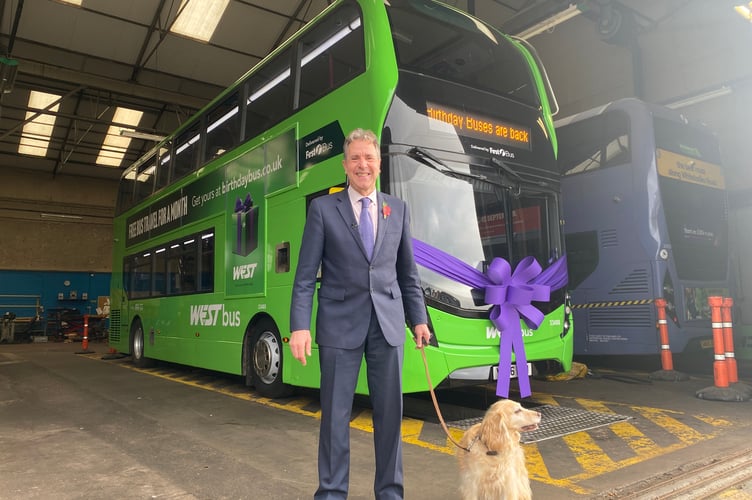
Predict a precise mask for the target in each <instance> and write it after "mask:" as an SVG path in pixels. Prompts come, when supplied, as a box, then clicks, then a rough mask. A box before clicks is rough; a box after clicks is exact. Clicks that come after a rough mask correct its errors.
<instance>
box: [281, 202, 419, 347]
mask: <svg viewBox="0 0 752 500" xmlns="http://www.w3.org/2000/svg"><path fill="white" fill-rule="evenodd" d="M377 199H378V214H379V220H378V226H377V233H376V241H375V244H374V249H373V256H372V258H371V261H370V262H369V261H368V258H367V257H366V253H365V249H364V248H363V243H362V241H361V239H360V234H359V233H358V225H357V222H356V220H355V214H354V213H353V210H352V206H351V205H350V199H349V198H348V196H347V191H340V192H338V193H334V194H330V195H327V196H322V197H320V198H317V199H315V200H313V201H312V202H311V205H310V207H309V210H308V218H307V219H306V224H305V229H304V231H303V242H302V244H301V247H300V255H299V258H298V266H297V270H296V273H295V283H294V286H293V291H292V305H291V308H290V329H291V330H308V329H310V324H311V312H312V308H313V295H314V291H315V289H316V275H317V272H318V268H319V263H320V264H321V287H320V289H319V292H318V310H317V316H316V330H315V340H316V343H317V344H319V345H323V346H329V347H339V348H343V349H352V348H355V347H357V346H359V345H360V344H361V343H362V342H363V341H364V340H365V338H366V333H367V331H368V323H369V319H370V315H371V308H374V309H375V311H376V316H377V317H378V320H379V325H380V326H381V330H382V332H383V334H384V337H385V338H386V340H387V342H388V343H389V344H391V345H394V346H396V345H401V344H403V343H404V341H405V319H406V317H407V319H408V320H409V321H410V323H411V324H420V323H426V322H427V320H426V309H425V304H424V301H423V292H422V290H421V288H420V279H419V277H418V271H417V268H416V265H415V260H414V257H413V248H412V239H411V236H410V215H409V212H408V210H407V206H406V205H405V203H404V202H403V201H402V200H400V199H399V198H395V197H394V196H389V195H386V194H384V193H380V192H379V193H377ZM384 203H386V204H387V205H388V206H389V207H390V210H391V213H390V214H389V215H388V216H387V217H384V215H383V207H384ZM406 315H407V316H406Z"/></svg>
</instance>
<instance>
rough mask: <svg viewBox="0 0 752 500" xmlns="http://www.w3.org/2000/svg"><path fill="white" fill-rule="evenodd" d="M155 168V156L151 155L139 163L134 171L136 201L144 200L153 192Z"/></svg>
mask: <svg viewBox="0 0 752 500" xmlns="http://www.w3.org/2000/svg"><path fill="white" fill-rule="evenodd" d="M156 170H157V157H156V155H155V156H153V157H151V158H150V159H149V160H147V161H145V162H144V163H142V164H141V165H139V167H138V170H137V171H136V172H135V177H136V203H138V202H139V201H141V200H145V199H146V198H148V197H149V196H151V194H152V193H153V192H154V174H155V172H156Z"/></svg>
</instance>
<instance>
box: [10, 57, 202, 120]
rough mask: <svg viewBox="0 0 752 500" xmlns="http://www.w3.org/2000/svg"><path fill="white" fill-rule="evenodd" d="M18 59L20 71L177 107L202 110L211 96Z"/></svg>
mask: <svg viewBox="0 0 752 500" xmlns="http://www.w3.org/2000/svg"><path fill="white" fill-rule="evenodd" d="M16 59H17V60H18V63H19V64H18V72H19V73H24V74H27V75H33V76H38V77H41V78H50V79H54V80H59V81H63V82H68V83H74V84H78V85H82V86H86V87H90V88H97V89H101V90H107V91H109V92H114V93H117V94H123V95H127V96H132V97H138V98H141V99H148V100H151V101H156V102H166V103H169V104H174V105H177V106H187V107H189V108H193V109H201V108H203V107H204V106H205V105H206V104H207V103H208V102H209V100H208V99H200V98H198V97H194V96H190V95H186V94H181V93H179V92H171V91H169V90H162V89H158V88H154V87H147V86H144V85H139V84H137V83H132V82H124V81H122V80H116V79H114V78H107V77H104V76H98V75H93V74H91V73H82V72H80V71H74V70H70V69H66V68H61V67H59V66H52V65H49V64H43V63H39V62H36V61H29V60H25V59H19V58H16Z"/></svg>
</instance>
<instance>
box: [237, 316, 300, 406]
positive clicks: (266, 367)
mask: <svg viewBox="0 0 752 500" xmlns="http://www.w3.org/2000/svg"><path fill="white" fill-rule="evenodd" d="M248 359H249V361H250V366H249V372H250V375H251V384H252V385H253V386H254V387H255V388H256V391H258V393H259V394H260V395H262V396H264V397H267V398H282V397H285V396H289V395H290V394H292V386H290V385H288V384H285V383H283V382H282V341H281V339H280V336H279V331H278V330H277V327H276V326H275V325H274V322H272V321H270V320H262V321H260V322H259V323H258V324H257V325H256V326H255V327H254V329H253V333H252V334H251V342H250V356H249V358H248Z"/></svg>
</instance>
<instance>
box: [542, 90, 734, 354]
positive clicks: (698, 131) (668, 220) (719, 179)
mask: <svg viewBox="0 0 752 500" xmlns="http://www.w3.org/2000/svg"><path fill="white" fill-rule="evenodd" d="M556 133H557V137H558V139H559V167H560V170H561V173H562V174H563V175H562V182H561V187H562V207H563V208H562V211H563V214H564V219H565V221H564V222H565V223H564V234H565V238H566V248H567V260H568V267H569V289H570V293H571V300H572V308H573V319H574V327H575V335H574V337H575V339H574V340H575V346H574V347H575V354H576V355H620V354H636V355H637V354H655V353H658V352H659V349H660V343H659V341H658V335H657V330H656V321H657V317H656V307H655V304H654V300H655V299H656V298H659V297H662V298H663V299H665V300H666V302H667V306H666V314H667V317H668V318H669V322H668V331H669V341H670V347H671V351H672V352H674V353H678V352H683V351H685V350H696V349H707V348H711V347H712V331H711V327H710V311H709V308H708V305H707V297H708V296H710V295H723V296H728V294H729V279H730V277H729V243H728V239H729V234H728V196H727V191H726V184H725V179H724V174H723V168H722V166H721V158H720V151H719V147H718V142H717V140H716V137H715V136H714V135H713V134H712V133H711V132H710V131H708V130H707V129H705V128H704V127H701V126H699V125H695V124H692V123H690V122H688V121H687V120H686V119H685V118H684V117H683V116H682V115H680V114H679V113H678V112H676V111H674V110H671V109H668V108H665V107H662V106H658V105H652V104H649V103H646V102H643V101H640V100H638V99H634V98H627V99H621V100H617V101H614V102H612V103H609V104H607V105H604V106H601V107H598V108H594V109H591V110H588V111H585V112H582V113H579V114H576V115H574V116H570V117H567V118H564V119H561V120H559V121H557V123H556Z"/></svg>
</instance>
